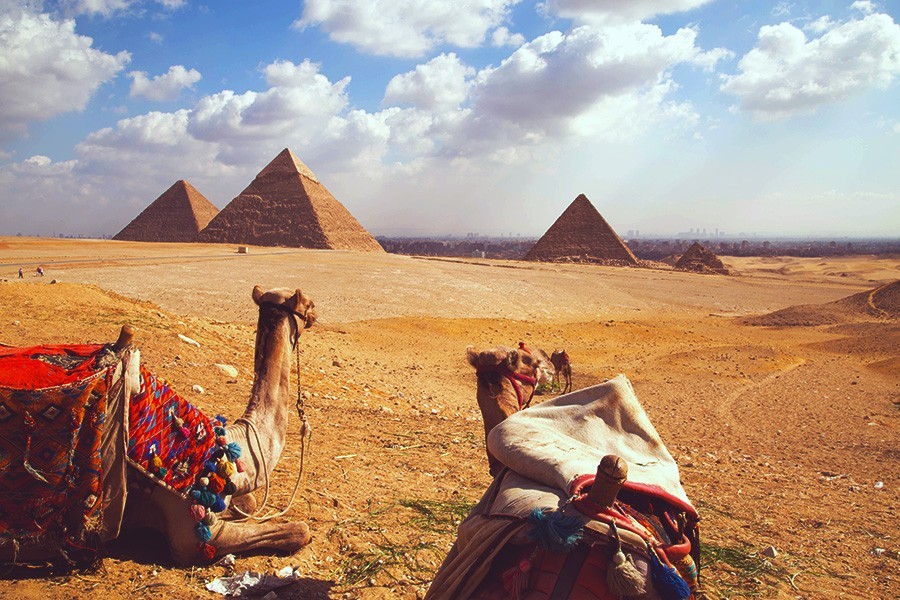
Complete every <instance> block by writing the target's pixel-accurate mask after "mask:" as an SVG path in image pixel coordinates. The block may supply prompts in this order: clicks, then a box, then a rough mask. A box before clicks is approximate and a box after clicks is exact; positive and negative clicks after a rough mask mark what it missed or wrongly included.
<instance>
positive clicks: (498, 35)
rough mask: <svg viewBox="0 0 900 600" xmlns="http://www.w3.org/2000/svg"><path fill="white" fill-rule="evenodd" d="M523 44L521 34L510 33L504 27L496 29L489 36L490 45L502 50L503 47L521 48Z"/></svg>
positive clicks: (523, 37) (523, 39)
mask: <svg viewBox="0 0 900 600" xmlns="http://www.w3.org/2000/svg"><path fill="white" fill-rule="evenodd" d="M524 43H525V36H524V35H522V34H521V33H510V31H509V29H507V28H506V27H498V28H497V29H495V30H494V33H492V34H491V45H493V46H495V47H497V48H502V47H503V46H513V47H516V46H521V45H522V44H524Z"/></svg>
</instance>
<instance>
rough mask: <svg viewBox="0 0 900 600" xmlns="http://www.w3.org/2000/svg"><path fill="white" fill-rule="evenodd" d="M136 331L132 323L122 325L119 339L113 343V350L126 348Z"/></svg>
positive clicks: (119, 350) (118, 350)
mask: <svg viewBox="0 0 900 600" xmlns="http://www.w3.org/2000/svg"><path fill="white" fill-rule="evenodd" d="M136 331H137V327H135V326H134V325H122V330H121V331H120V332H119V339H117V340H116V343H115V344H113V347H112V349H113V352H121V351H122V350H124V349H125V348H127V347H128V345H129V344H131V340H133V339H134V334H135V332H136Z"/></svg>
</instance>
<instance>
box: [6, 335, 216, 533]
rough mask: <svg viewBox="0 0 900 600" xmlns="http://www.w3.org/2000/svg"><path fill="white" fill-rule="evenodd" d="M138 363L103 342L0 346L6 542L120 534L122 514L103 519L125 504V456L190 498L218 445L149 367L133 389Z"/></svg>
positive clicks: (199, 416)
mask: <svg viewBox="0 0 900 600" xmlns="http://www.w3.org/2000/svg"><path fill="white" fill-rule="evenodd" d="M132 354H133V356H132ZM137 357H138V353H137V352H136V351H133V353H132V351H131V350H129V351H126V352H124V353H122V354H120V355H116V354H114V353H113V352H112V351H111V350H110V349H109V347H108V346H102V345H97V344H94V345H78V346H34V347H30V348H10V347H0V545H2V544H3V543H4V541H8V540H11V539H13V540H14V539H22V538H25V537H30V538H34V537H35V536H43V537H41V539H44V537H46V536H49V537H48V538H47V539H52V540H53V541H55V542H59V541H60V540H64V541H67V542H70V543H73V544H77V543H82V542H83V540H84V539H85V534H86V533H88V532H92V531H95V532H98V533H101V534H104V535H103V537H104V539H109V538H110V537H114V536H115V534H117V533H118V526H119V522H120V518H121V514H119V515H118V517H119V519H118V520H117V519H116V518H115V515H113V518H109V517H110V515H108V514H107V515H103V514H102V513H103V512H104V511H106V512H107V513H111V512H114V511H113V510H106V509H107V507H109V506H110V503H112V504H113V505H116V506H118V510H121V505H122V504H123V503H124V494H125V489H124V460H125V458H127V460H128V462H130V463H131V464H132V465H134V466H136V467H138V468H139V469H141V470H143V471H145V472H146V473H148V474H149V475H151V476H152V478H153V479H154V480H155V481H156V482H157V483H159V484H161V485H163V486H165V487H167V488H169V489H171V490H174V491H176V492H178V493H180V494H183V495H184V494H187V492H188V491H189V489H190V487H191V485H192V484H193V483H194V480H195V478H196V477H197V474H198V473H199V472H200V470H201V469H203V466H204V465H203V463H204V461H205V460H206V459H207V457H208V456H209V454H210V450H211V449H212V448H213V446H214V445H215V438H214V435H213V427H212V425H211V423H210V421H209V419H207V418H206V417H205V416H204V415H203V413H202V412H200V410H199V409H197V408H196V407H194V406H192V405H191V404H190V403H188V402H186V401H185V400H184V399H182V398H181V397H179V396H178V395H177V394H176V393H175V392H174V390H172V388H171V387H170V386H169V385H168V384H166V383H165V382H164V381H163V380H161V379H159V378H157V377H155V376H153V375H152V374H150V373H149V372H148V371H146V370H145V369H141V370H140V385H139V389H137V387H136V386H137V384H136V383H133V384H127V381H129V378H128V377H126V376H125V372H126V370H129V367H128V361H129V360H132V359H133V360H134V361H137V360H138V358H137ZM135 368H136V364H135V365H132V367H131V370H132V371H133V370H134V369H135ZM133 379H136V378H133ZM131 385H134V386H135V389H131ZM126 388H128V389H127V393H126ZM132 392H133V393H132ZM128 396H131V397H130V398H129V397H128ZM126 436H127V437H126ZM126 448H127V457H125V456H121V455H122V454H125V452H124V450H125V449H126ZM104 451H105V454H104ZM114 455H118V456H114ZM104 465H106V468H107V470H108V472H104ZM113 471H117V472H113ZM105 495H106V496H113V495H115V496H116V498H115V499H113V498H111V497H110V498H105V497H104V496H105ZM104 516H105V517H106V523H105V528H106V529H105V531H101V529H103V527H104V523H103V519H104Z"/></svg>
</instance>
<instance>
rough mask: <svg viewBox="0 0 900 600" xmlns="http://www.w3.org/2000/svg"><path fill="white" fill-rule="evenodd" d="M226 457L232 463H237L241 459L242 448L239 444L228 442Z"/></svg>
mask: <svg viewBox="0 0 900 600" xmlns="http://www.w3.org/2000/svg"><path fill="white" fill-rule="evenodd" d="M225 456H227V457H228V460H229V461H231V462H234V461H236V460H237V459H239V458H240V457H241V446H240V445H239V444H238V443H237V442H228V443H227V444H225Z"/></svg>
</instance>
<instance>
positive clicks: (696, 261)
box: [675, 242, 728, 275]
mask: <svg viewBox="0 0 900 600" xmlns="http://www.w3.org/2000/svg"><path fill="white" fill-rule="evenodd" d="M675 270H676V271H691V272H694V273H719V274H720V275H728V269H726V268H725V265H724V264H722V261H721V260H720V259H719V257H718V256H716V255H715V253H713V252H712V250H707V249H706V247H704V246H703V244H701V243H700V242H694V243H693V244H691V247H690V248H688V249H687V251H686V252H685V253H684V254H682V255H681V258H679V259H678V261H677V262H676V263H675Z"/></svg>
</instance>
